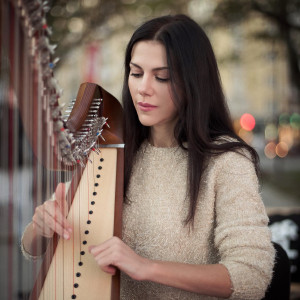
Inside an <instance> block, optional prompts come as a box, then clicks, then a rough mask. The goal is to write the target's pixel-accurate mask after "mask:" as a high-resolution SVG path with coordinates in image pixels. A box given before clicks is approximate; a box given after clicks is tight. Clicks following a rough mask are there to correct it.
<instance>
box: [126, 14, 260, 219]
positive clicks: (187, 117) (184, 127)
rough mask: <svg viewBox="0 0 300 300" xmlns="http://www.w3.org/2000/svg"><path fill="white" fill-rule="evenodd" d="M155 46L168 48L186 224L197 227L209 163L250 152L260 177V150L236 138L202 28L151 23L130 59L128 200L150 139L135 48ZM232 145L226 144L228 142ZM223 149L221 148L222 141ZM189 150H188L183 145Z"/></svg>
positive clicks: (165, 20)
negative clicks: (133, 77)
mask: <svg viewBox="0 0 300 300" xmlns="http://www.w3.org/2000/svg"><path fill="white" fill-rule="evenodd" d="M147 40H155V41H158V42H160V43H161V44H162V45H164V46H165V49H166V54H167V63H168V67H169V70H170V71H169V74H170V80H171V87H172V94H173V101H174V104H175V106H176V107H177V110H178V121H177V123H176V126H175V129H174V136H175V138H176V140H177V142H178V145H179V146H180V147H182V148H183V149H185V150H187V151H188V174H187V176H188V182H189V185H188V186H189V187H188V191H187V192H188V196H189V199H190V206H189V213H188V215H187V217H186V220H185V223H186V224H188V223H190V224H191V223H193V220H194V216H195V210H196V204H197V199H198V194H199V189H200V184H201V176H202V174H203V171H204V169H205V166H206V163H207V161H208V158H209V157H210V156H212V155H219V154H221V153H224V152H226V151H238V149H241V148H246V149H247V150H248V151H249V152H250V154H251V159H252V161H253V163H254V165H255V168H256V171H258V155H257V153H256V152H255V150H254V149H253V148H252V147H250V146H249V145H247V144H246V143H245V142H244V141H243V140H242V139H240V138H239V137H238V136H237V135H236V134H235V132H234V129H233V127H232V121H231V118H230V115H229V111H228V108H227V104H226V101H225V97H224V94H223V90H222V86H221V81H220V76H219V70H218V66H217V62H216V59H215V55H214V52H213V49H212V46H211V44H210V41H209V39H208V37H207V36H206V34H205V33H204V31H203V30H202V29H201V27H200V26H199V25H198V24H197V23H196V22H195V21H193V20H192V19H190V18H189V17H187V16H185V15H175V16H164V17H159V18H155V19H152V20H150V21H147V22H146V23H144V24H143V25H142V26H140V27H139V28H138V29H137V30H136V31H135V32H134V34H133V35H132V37H131V39H130V41H129V43H128V46H127V49H126V54H125V77H124V84H123V94H122V97H123V106H124V113H125V124H124V131H125V132H124V136H125V145H126V146H125V194H126V191H127V189H128V185H129V181H130V176H131V171H132V165H133V161H134V157H135V154H136V153H137V151H138V149H139V147H140V146H141V144H142V143H143V141H144V140H145V139H147V138H148V135H149V127H146V126H143V125H142V124H141V123H140V122H139V119H138V117H137V113H136V111H135V108H134V106H133V102H132V98H131V95H130V92H129V88H128V76H129V72H130V68H129V63H130V61H131V54H132V49H133V46H134V45H135V44H136V43H137V42H139V41H147ZM225 136H226V137H231V138H233V139H230V140H231V141H229V140H228V139H227V140H226V139H224V137H225ZM222 138H223V141H222V142H221V143H216V142H215V141H216V140H218V139H222ZM185 142H186V143H187V144H188V149H186V148H185V147H184V143H185Z"/></svg>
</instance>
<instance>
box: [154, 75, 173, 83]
mask: <svg viewBox="0 0 300 300" xmlns="http://www.w3.org/2000/svg"><path fill="white" fill-rule="evenodd" d="M156 80H157V81H159V82H168V81H169V80H170V78H161V77H157V76H156Z"/></svg>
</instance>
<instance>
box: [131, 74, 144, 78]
mask: <svg viewBox="0 0 300 300" xmlns="http://www.w3.org/2000/svg"><path fill="white" fill-rule="evenodd" d="M130 76H133V77H136V78H139V77H141V76H142V74H140V73H130Z"/></svg>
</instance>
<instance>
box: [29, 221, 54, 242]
mask: <svg viewBox="0 0 300 300" xmlns="http://www.w3.org/2000/svg"><path fill="white" fill-rule="evenodd" d="M32 227H33V230H34V231H35V233H36V234H38V235H40V236H43V237H46V238H52V236H53V233H54V232H53V230H51V229H50V228H46V227H45V226H41V225H40V224H39V223H36V222H34V221H32Z"/></svg>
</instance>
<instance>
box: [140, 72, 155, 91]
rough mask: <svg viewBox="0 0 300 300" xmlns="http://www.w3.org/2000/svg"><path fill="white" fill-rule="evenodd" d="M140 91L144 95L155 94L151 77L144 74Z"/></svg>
mask: <svg viewBox="0 0 300 300" xmlns="http://www.w3.org/2000/svg"><path fill="white" fill-rule="evenodd" d="M138 93H139V94H140V95H142V96H151V95H152V94H153V87H152V82H151V78H149V77H146V76H144V77H143V78H142V80H141V81H140V83H139V86H138Z"/></svg>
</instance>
